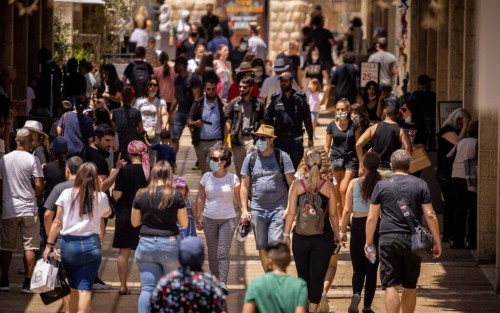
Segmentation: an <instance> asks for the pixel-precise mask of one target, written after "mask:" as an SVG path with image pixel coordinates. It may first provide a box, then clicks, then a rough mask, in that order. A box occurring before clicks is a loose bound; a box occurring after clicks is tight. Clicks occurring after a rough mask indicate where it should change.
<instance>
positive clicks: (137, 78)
mask: <svg viewBox="0 0 500 313" xmlns="http://www.w3.org/2000/svg"><path fill="white" fill-rule="evenodd" d="M151 74H152V73H150V71H149V67H148V63H146V62H139V63H137V62H134V66H133V67H132V79H131V81H130V82H131V83H132V86H134V88H135V90H136V94H137V90H139V94H140V93H141V91H142V94H140V95H141V96H143V95H144V88H145V86H146V83H147V82H148V80H149V78H150V77H151Z"/></svg>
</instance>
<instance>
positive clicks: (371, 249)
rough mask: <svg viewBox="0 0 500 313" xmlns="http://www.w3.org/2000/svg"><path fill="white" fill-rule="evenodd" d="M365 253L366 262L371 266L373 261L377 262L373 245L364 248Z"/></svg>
mask: <svg viewBox="0 0 500 313" xmlns="http://www.w3.org/2000/svg"><path fill="white" fill-rule="evenodd" d="M366 252H368V255H369V257H368V260H369V261H370V263H371V264H375V261H376V260H377V254H376V253H375V247H374V246H373V245H369V246H368V247H366Z"/></svg>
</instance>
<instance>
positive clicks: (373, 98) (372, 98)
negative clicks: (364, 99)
mask: <svg viewBox="0 0 500 313" xmlns="http://www.w3.org/2000/svg"><path fill="white" fill-rule="evenodd" d="M375 98H377V95H375V96H369V97H368V100H370V101H371V100H375Z"/></svg>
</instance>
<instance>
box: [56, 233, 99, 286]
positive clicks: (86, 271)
mask: <svg viewBox="0 0 500 313" xmlns="http://www.w3.org/2000/svg"><path fill="white" fill-rule="evenodd" d="M101 257H102V250H101V241H100V240H99V236H98V235H91V236H61V261H62V264H63V265H64V268H65V269H66V273H67V275H68V282H69V286H70V287H71V288H73V289H77V290H87V291H92V286H93V285H94V279H95V277H96V276H97V271H98V270H99V265H101Z"/></svg>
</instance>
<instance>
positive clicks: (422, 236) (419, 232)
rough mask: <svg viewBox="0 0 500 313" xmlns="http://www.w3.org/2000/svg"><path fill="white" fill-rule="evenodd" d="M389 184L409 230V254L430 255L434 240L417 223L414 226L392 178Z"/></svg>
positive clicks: (428, 232)
mask: <svg viewBox="0 0 500 313" xmlns="http://www.w3.org/2000/svg"><path fill="white" fill-rule="evenodd" d="M389 183H390V184H391V186H392V189H394V192H395V193H396V199H397V202H398V205H399V208H400V209H401V212H402V213H403V216H404V218H405V220H406V223H407V224H408V226H409V227H410V230H411V252H413V254H415V255H417V256H419V257H423V256H424V255H426V254H432V246H433V244H434V239H433V238H432V234H431V232H430V231H429V230H428V229H427V228H425V227H424V226H422V225H420V224H418V223H417V224H416V225H415V223H414V221H413V218H412V217H411V213H410V210H409V209H408V205H407V204H406V203H405V202H404V201H403V200H402V198H401V197H400V195H399V192H398V190H397V189H396V187H395V186H394V181H393V178H389Z"/></svg>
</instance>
